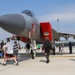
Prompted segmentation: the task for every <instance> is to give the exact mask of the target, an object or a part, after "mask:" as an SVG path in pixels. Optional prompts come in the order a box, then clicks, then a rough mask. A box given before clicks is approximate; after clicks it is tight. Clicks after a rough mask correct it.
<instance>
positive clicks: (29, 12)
mask: <svg viewBox="0 0 75 75" xmlns="http://www.w3.org/2000/svg"><path fill="white" fill-rule="evenodd" d="M22 13H24V14H26V15H28V16H30V17H33V18H34V17H35V15H34V13H33V12H32V11H31V10H24V11H23V12H22Z"/></svg>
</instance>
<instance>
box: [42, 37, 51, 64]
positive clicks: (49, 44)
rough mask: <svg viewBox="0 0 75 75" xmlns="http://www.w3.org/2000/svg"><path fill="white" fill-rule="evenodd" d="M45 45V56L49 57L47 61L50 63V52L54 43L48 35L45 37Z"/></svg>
mask: <svg viewBox="0 0 75 75" xmlns="http://www.w3.org/2000/svg"><path fill="white" fill-rule="evenodd" d="M43 47H44V49H45V56H46V59H47V61H46V63H49V62H50V60H49V53H50V49H52V45H51V42H50V41H49V38H48V37H46V38H45V42H44V44H43Z"/></svg>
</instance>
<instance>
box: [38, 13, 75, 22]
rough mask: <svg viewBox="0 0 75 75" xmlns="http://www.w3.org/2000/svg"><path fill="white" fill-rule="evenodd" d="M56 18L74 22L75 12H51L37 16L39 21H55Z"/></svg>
mask: <svg viewBox="0 0 75 75" xmlns="http://www.w3.org/2000/svg"><path fill="white" fill-rule="evenodd" d="M57 19H59V20H61V21H65V22H67V21H70V22H75V13H53V14H46V15H43V16H41V17H40V18H39V20H40V21H56V20H57Z"/></svg>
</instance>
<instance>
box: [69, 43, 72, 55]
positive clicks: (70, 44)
mask: <svg viewBox="0 0 75 75" xmlns="http://www.w3.org/2000/svg"><path fill="white" fill-rule="evenodd" d="M69 51H70V54H72V43H71V42H69Z"/></svg>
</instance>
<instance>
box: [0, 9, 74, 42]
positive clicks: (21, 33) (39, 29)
mask: <svg viewBox="0 0 75 75" xmlns="http://www.w3.org/2000/svg"><path fill="white" fill-rule="evenodd" d="M0 27H1V28H3V29H4V30H6V31H8V32H10V33H12V34H15V36H14V35H13V36H12V39H14V38H16V39H17V40H21V41H23V42H28V41H30V39H33V40H36V42H38V43H42V42H43V41H44V39H45V37H48V38H49V40H50V41H55V40H60V37H61V36H62V37H65V38H66V40H67V39H68V38H69V37H70V36H73V37H75V35H73V34H67V33H58V32H57V31H56V30H54V29H53V28H52V26H51V24H50V23H49V22H41V23H39V22H38V20H37V19H36V18H35V15H34V13H33V12H32V11H30V10H24V11H23V12H22V13H21V14H7V15H3V16H0Z"/></svg>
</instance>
